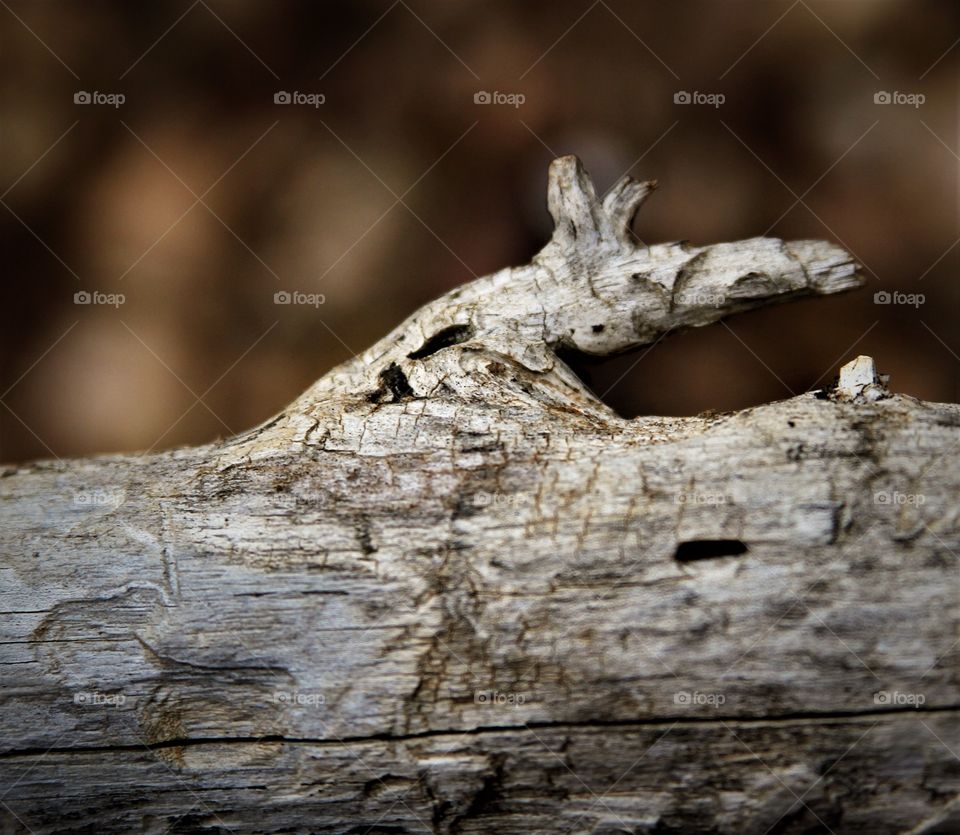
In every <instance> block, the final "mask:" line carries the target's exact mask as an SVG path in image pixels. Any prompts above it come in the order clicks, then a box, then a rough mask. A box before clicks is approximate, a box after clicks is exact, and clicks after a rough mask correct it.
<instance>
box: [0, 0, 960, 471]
mask: <svg viewBox="0 0 960 835" xmlns="http://www.w3.org/2000/svg"><path fill="white" fill-rule="evenodd" d="M958 40H960V5H958V4H957V3H956V2H955V0H909V1H908V0H862V1H861V0H833V2H819V0H797V2H790V0H787V2H780V0H722V1H721V0H716V1H715V2H689V1H688V0H684V2H667V0H663V2H626V1H625V0H597V2H592V0H579V2H572V1H571V2H558V0H550V2H523V3H518V2H508V0H483V2H481V0H460V2H456V3H454V2H449V0H446V1H444V0H398V2H392V0H369V2H366V1H364V2H359V1H358V0H351V2H341V3H320V2H303V1H301V0H275V1H274V2H266V0H260V1H259V2H248V1H247V0H230V2H227V0H197V2H192V0H183V1H182V2H180V1H178V2H159V3H139V4H133V3H125V2H114V1H110V2H107V1H106V0H99V2H98V1H97V0H92V1H91V2H83V3H81V2H50V0H43V1H42V2H25V0H2V2H0V44H2V51H0V62H2V67H3V72H2V81H0V89H2V101H0V112H2V122H0V125H2V127H0V131H2V133H0V142H2V148H0V151H2V152H0V192H2V205H0V236H2V242H3V275H4V278H3V285H2V286H3V290H2V293H3V296H2V306H0V310H2V313H0V316H2V326H0V352H2V369H0V395H2V397H0V403H2V407H0V460H4V461H19V460H25V459H30V458H35V457H46V458H49V457H51V456H61V457H66V456H71V455H80V454H90V453H94V452H101V451H122V450H136V449H149V448H153V449H164V448H169V447H172V446H175V445H179V444H185V443H196V442H201V441H206V440H211V439H213V438H215V437H218V436H224V435H229V434H230V433H232V432H237V431H240V430H242V429H244V428H246V427H249V426H251V425H253V424H255V423H257V422H258V421H260V420H262V419H264V418H266V417H268V416H269V415H271V414H273V413H275V412H276V411H278V410H279V409H280V408H282V407H283V406H284V405H285V404H286V403H287V402H288V401H289V400H291V399H292V398H293V397H295V396H296V395H297V394H298V393H299V392H300V391H301V390H303V389H304V388H305V387H306V386H308V385H309V384H310V383H311V382H312V381H313V380H314V379H316V378H317V377H319V376H320V375H322V374H323V373H324V372H325V371H327V370H328V369H330V368H331V367H332V366H334V365H335V364H337V363H340V362H342V361H344V360H346V359H349V358H350V357H351V356H352V355H353V353H354V352H358V351H360V350H362V349H363V348H365V347H366V346H367V345H369V344H370V343H371V342H373V341H374V340H375V339H377V338H378V337H380V336H381V335H383V334H384V333H385V332H386V331H387V330H388V329H390V328H391V327H392V326H394V325H395V324H397V323H398V322H399V321H401V320H402V319H403V318H404V317H405V316H407V315H408V314H409V313H411V312H413V311H414V310H415V309H416V308H417V307H418V306H419V305H421V304H422V303H424V302H425V301H427V300H429V299H430V298H432V297H434V296H436V295H438V294H440V293H442V292H444V291H446V290H448V289H450V288H452V287H454V286H456V285H458V284H461V283H463V282H465V281H468V280H470V279H472V278H473V277H474V276H479V275H483V274H485V273H488V272H491V271H493V270H496V269H498V268H500V267H503V266H507V265H510V264H519V263H522V262H525V261H526V260H528V259H529V257H530V256H531V255H533V254H534V252H535V251H536V250H537V249H538V248H539V247H540V246H541V245H542V244H543V243H544V242H545V240H546V238H547V237H548V235H549V232H550V222H549V218H548V215H547V213H546V210H545V202H544V195H545V181H546V168H547V165H548V163H549V161H550V159H551V158H552V157H553V156H554V155H560V154H564V153H576V154H578V155H579V156H580V157H581V158H582V159H583V160H584V162H585V164H586V166H587V168H588V169H589V170H590V171H591V173H592V174H593V176H594V178H595V180H596V181H597V183H598V186H599V187H600V188H604V189H605V188H607V187H609V186H610V185H611V184H612V183H613V182H614V181H615V180H616V179H617V178H618V177H619V176H620V175H621V174H623V173H625V172H629V173H632V174H634V175H635V176H638V177H654V178H657V179H658V180H659V181H660V186H661V187H660V189H659V190H658V192H657V194H656V195H655V196H654V197H653V198H652V199H651V201H650V202H648V204H647V205H646V206H645V207H644V209H643V211H642V212H641V215H640V218H639V219H638V222H637V224H636V231H637V234H638V235H639V236H640V237H641V238H642V239H643V240H645V241H648V242H657V241H666V240H677V239H688V240H690V241H692V242H694V243H708V242H715V241H721V240H735V239H739V238H744V237H752V236H754V235H762V234H771V235H776V236H779V237H784V238H809V237H816V238H827V239H831V240H835V241H837V242H840V243H842V244H844V245H846V246H847V248H849V249H850V250H851V251H853V252H854V253H855V254H856V256H857V257H858V258H859V260H860V261H861V262H862V263H863V265H864V272H865V275H866V276H867V279H868V283H867V286H866V288H865V289H864V290H862V291H859V292H857V293H853V294H849V295H847V296H844V297H835V298H829V299H818V300H810V301H805V302H801V303H796V304H791V305H786V306H782V307H778V308H771V309H768V310H763V311H759V312H755V313H750V314H746V315H743V316H738V317H734V318H732V319H730V320H728V322H727V325H728V327H724V326H723V325H714V326H712V327H709V328H705V329H701V330H698V331H691V332H687V333H684V334H678V335H673V336H671V337H670V338H668V339H666V340H665V341H663V342H661V343H660V344H658V345H657V346H656V347H655V349H654V350H652V351H650V352H649V353H646V352H641V353H638V354H633V355H628V356H624V357H618V358H615V359H613V360H610V361H608V362H605V363H603V364H601V365H600V366H598V367H595V368H591V369H590V370H589V373H590V381H591V384H592V385H593V386H594V387H595V389H596V390H597V391H598V393H600V394H602V395H603V397H604V399H605V400H606V401H607V402H608V403H610V404H611V405H612V406H613V407H614V408H616V409H618V410H619V411H620V412H621V413H623V414H625V415H637V414H670V415H688V414H696V413H699V412H702V411H705V410H727V409H735V408H741V407H745V406H749V405H752V404H757V403H762V402H766V401H770V400H774V399H779V398H783V397H787V396H789V395H790V394H791V393H797V392H802V391H804V390H807V389H809V388H811V387H817V386H822V385H824V384H826V383H829V382H830V380H831V378H832V377H833V376H834V375H835V374H836V372H837V370H838V368H839V366H840V365H841V364H842V363H843V362H845V361H847V360H848V359H850V358H852V357H853V356H855V355H856V354H858V353H868V354H871V355H873V356H874V357H875V358H876V359H877V362H878V365H879V366H880V369H881V371H884V372H888V373H890V374H891V375H892V387H893V388H894V389H895V390H897V391H899V392H904V393H908V394H912V395H915V396H917V397H922V398H925V399H930V400H943V401H957V400H958V395H960V391H958V382H960V375H958V369H960V358H958V354H960V335H958V333H957V328H956V323H957V311H958V301H960V286H958V283H957V280H956V279H957V276H958V261H960V245H958V238H960V229H958V227H960V211H958V204H960V201H958V179H960V178H958V171H960V168H958V163H960V158H958V149H960V142H958V77H960V72H958V70H960V44H958ZM279 91H286V92H290V93H293V92H299V93H303V94H306V95H315V94H322V95H323V96H324V97H325V99H324V102H323V104H321V105H319V106H313V105H311V104H310V103H302V104H297V103H291V104H278V103H275V100H274V99H275V94H276V93H277V92H279ZM480 91H486V92H489V93H493V92H498V93H502V94H505V95H508V96H509V95H511V94H512V95H514V96H516V94H520V95H522V96H523V98H524V101H523V103H522V104H520V105H519V106H514V105H513V104H510V103H502V104H496V103H491V104H482V103H481V104H478V103H476V102H475V95H476V94H477V93H478V92H480ZM82 92H86V93H90V94H91V98H94V96H93V95H92V94H93V93H99V94H102V95H104V96H114V97H115V96H117V95H118V94H120V95H122V96H124V98H125V101H124V102H123V104H121V105H119V106H114V104H111V103H109V101H105V102H104V103H100V104H98V103H96V102H92V103H89V104H84V103H75V96H76V95H77V94H78V93H82ZM681 92H687V93H691V94H692V93H694V92H698V93H701V94H704V95H709V96H714V98H713V99H712V100H711V101H713V102H714V103H716V95H717V94H721V95H722V96H723V97H724V101H723V103H722V104H721V105H720V106H714V104H709V103H703V104H695V103H691V104H683V103H677V102H675V97H676V95H677V94H678V93H681ZM895 92H896V93H900V94H903V95H902V96H901V97H900V98H901V99H903V102H902V103H896V102H893V103H890V104H884V103H882V101H881V103H878V102H877V101H876V100H875V99H876V97H877V94H878V93H890V94H891V98H893V96H892V94H893V93H895ZM918 94H920V95H922V96H923V97H924V101H923V103H922V104H918V101H919V100H918V98H917V95H918ZM911 96H912V97H913V98H912V99H911V98H910V97H911ZM81 99H82V97H81ZM881 99H882V96H881ZM911 102H912V103H911ZM281 290H286V291H291V292H292V291H300V292H302V293H304V294H323V297H324V302H323V304H322V305H320V306H317V307H313V306H309V305H289V306H284V305H277V304H275V303H274V294H275V293H276V292H278V291H281ZM883 290H886V291H888V292H893V291H897V292H900V293H902V294H904V297H906V296H907V295H908V294H913V296H914V298H913V301H914V304H886V305H884V304H877V303H875V295H874V294H875V293H877V292H879V291H883ZM82 291H86V292H90V293H93V292H97V293H100V294H102V296H103V297H107V296H110V295H114V296H115V295H116V294H122V295H123V297H124V299H123V303H122V304H119V305H118V306H110V305H108V304H89V305H83V304H77V303H75V294H76V293H78V292H82ZM916 294H922V295H923V300H922V304H921V303H919V297H917V296H916Z"/></svg>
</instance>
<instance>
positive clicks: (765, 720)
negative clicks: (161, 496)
mask: <svg viewBox="0 0 960 835" xmlns="http://www.w3.org/2000/svg"><path fill="white" fill-rule="evenodd" d="M957 712H960V704H955V705H939V706H927V705H921V706H919V707H912V706H910V707H899V706H895V707H889V708H878V709H875V710H833V711H820V712H817V711H804V712H794V713H783V714H779V715H776V716H736V715H722V716H714V717H712V718H709V719H705V718H703V717H696V718H694V717H690V718H687V717H678V716H664V717H652V718H649V719H636V720H632V721H631V720H626V721H625V720H610V721H606V720H603V719H595V720H591V721H588V722H526V723H524V724H522V725H482V726H480V727H476V728H467V729H465V730H464V729H458V728H449V729H445V730H429V731H417V732H414V733H407V734H389V733H380V734H370V735H368V736H345V737H338V738H336V739H330V738H327V739H322V738H311V737H288V736H282V735H280V734H266V735H263V736H211V737H184V738H175V739H166V740H162V741H159V742H150V743H131V744H129V745H127V744H124V745H76V746H72V747H71V746H67V747H60V748H57V747H46V746H38V747H34V748H21V749H18V750H14V751H4V752H2V753H0V760H6V759H13V758H16V757H36V756H39V757H43V756H44V755H46V754H112V753H117V754H121V753H128V752H129V753H139V752H142V751H144V750H149V751H156V750H162V749H167V748H192V747H197V746H200V745H260V744H264V743H279V744H283V745H324V746H326V745H330V746H335V745H347V744H354V743H374V742H387V743H395V742H409V741H414V740H417V739H430V738H433V737H444V736H484V735H487V734H497V733H523V732H524V731H527V732H533V731H538V730H543V731H552V730H556V731H589V730H600V729H604V728H622V729H624V730H625V731H628V730H633V729H637V730H642V729H644V728H650V729H654V728H661V727H663V726H669V727H674V726H678V727H692V728H705V729H715V730H720V729H726V730H729V727H728V726H729V725H731V724H732V725H735V726H736V727H762V726H767V725H789V724H792V723H795V724H800V723H809V724H817V723H824V724H827V723H836V722H843V721H844V720H858V719H864V720H869V719H873V720H875V721H876V722H879V721H881V720H884V719H904V718H909V717H910V716H913V715H921V714H922V715H924V716H929V715H939V714H951V713H957Z"/></svg>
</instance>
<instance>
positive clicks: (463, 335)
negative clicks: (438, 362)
mask: <svg viewBox="0 0 960 835" xmlns="http://www.w3.org/2000/svg"><path fill="white" fill-rule="evenodd" d="M471 336H473V328H472V327H470V325H450V327H448V328H444V329H443V330H440V331H437V332H436V333H435V334H434V335H433V336H431V337H430V338H429V339H428V340H427V341H426V342H424V343H423V345H421V346H420V347H419V348H417V350H416V351H411V352H410V353H409V354H407V357H408V358H410V359H412V360H422V359H423V358H424V357H429V356H430V355H431V354H435V353H437V351H439V350H441V349H443V348H449V347H450V346H451V345H459V344H460V343H461V342H466V341H467V340H468V339H469V338H470V337H471Z"/></svg>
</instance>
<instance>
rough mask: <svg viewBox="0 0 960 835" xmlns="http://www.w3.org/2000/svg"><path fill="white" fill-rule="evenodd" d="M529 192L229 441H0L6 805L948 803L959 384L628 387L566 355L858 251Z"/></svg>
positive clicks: (661, 329)
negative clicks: (612, 404)
mask: <svg viewBox="0 0 960 835" xmlns="http://www.w3.org/2000/svg"><path fill="white" fill-rule="evenodd" d="M651 188H652V184H649V183H636V182H633V181H631V180H629V179H626V180H624V181H623V182H621V183H620V184H618V185H617V186H616V187H614V189H613V190H612V191H611V192H610V193H609V195H607V197H606V198H604V199H603V200H602V202H601V201H600V200H598V198H597V197H596V195H595V193H594V189H593V186H592V184H591V182H590V180H589V179H588V178H587V177H586V175H585V174H584V172H583V171H582V169H581V168H580V165H579V163H578V162H577V161H576V160H575V159H573V158H569V157H568V158H563V159H560V160H557V161H556V162H554V164H553V167H552V169H551V175H550V187H549V205H550V211H551V213H552V214H553V217H554V219H555V221H556V231H555V233H554V236H553V238H552V239H551V241H550V242H549V244H548V245H547V246H546V247H545V248H544V249H543V251H541V252H540V253H539V254H538V255H537V256H536V257H535V258H534V259H533V261H532V262H531V263H530V264H529V265H527V266H524V267H520V268H516V269H507V270H503V271H501V272H498V273H496V274H494V275H492V276H489V277H487V278H484V279H481V280H479V281H476V282H474V283H472V284H469V285H467V286H465V287H462V288H460V289H458V290H456V291H454V292H451V293H449V294H447V295H446V296H444V297H443V298H441V299H439V300H438V301H436V302H434V303H432V304H430V305H427V306H426V307H425V308H423V309H422V310H420V311H419V312H418V313H417V314H415V315H414V316H413V317H412V318H411V319H409V320H408V321H407V322H405V323H404V324H403V325H401V326H400V327H399V328H398V329H397V330H396V331H394V332H393V333H392V334H390V335H389V336H387V337H386V338H385V339H383V340H382V341H381V342H379V343H378V344H377V345H375V346H374V347H373V348H371V349H370V350H369V351H367V352H366V353H365V354H363V355H362V356H360V357H358V358H356V359H355V360H353V361H351V362H350V363H347V364H346V365H345V366H342V367H340V368H338V369H336V370H334V371H333V372H331V373H330V374H328V375H327V376H326V377H324V378H323V379H322V380H320V381H319V382H318V383H316V384H315V385H314V386H313V387H312V388H311V389H310V390H308V391H307V392H306V393H304V395H303V396H302V397H300V398H299V399H298V400H297V401H296V402H294V403H293V404H291V405H290V406H289V407H288V408H287V409H286V410H284V411H283V413H281V414H280V415H278V416H277V417H275V418H274V419H273V420H271V421H269V422H267V423H266V424H264V425H262V426H260V427H258V428H257V429H254V430H253V431H251V432H249V433H247V434H245V435H242V436H240V437H237V438H233V439H230V440H227V441H224V442H221V443H216V444H211V445H208V446H204V447H200V448H195V449H183V450H175V451H171V452H166V453H163V454H159V455H149V456H129V455H124V456H111V457H102V458H96V459H88V460H81V461H73V462H68V463H65V464H64V463H51V462H43V463H36V464H30V465H26V466H20V467H13V466H11V467H7V468H4V469H3V470H2V471H0V476H2V478H0V522H2V532H0V549H2V550H0V554H2V564H0V568H2V578H3V581H2V587H0V593H2V602H0V606H2V611H3V632H4V636H3V640H2V644H0V647H2V649H0V665H2V670H3V689H2V697H0V698H2V701H3V710H2V718H0V727H2V730H0V740H2V748H0V794H2V798H0V802H2V806H0V819H2V820H3V821H4V823H5V824H6V827H7V829H9V830H11V831H25V830H29V831H33V832H53V831H57V832H62V831H91V832H93V831H96V832H132V831H144V832H157V833H160V832H167V831H174V832H186V831H190V832H193V831H201V830H202V831H207V830H213V831H221V830H222V831H235V832H254V831H255V832H292V831H297V832H301V831H302V832H498V833H512V832H556V833H573V832H592V833H600V832H606V833H612V832H657V833H666V832H725V833H726V832H729V833H757V835H763V833H767V832H813V831H832V832H836V833H840V832H869V833H883V832H904V831H910V832H927V833H933V832H947V831H957V828H958V827H960V803H958V800H957V798H958V797H960V762H958V758H957V754H958V752H960V728H958V722H957V719H958V713H957V710H958V706H960V698H958V693H957V685H958V665H957V660H958V644H957V636H958V617H957V602H958V590H960V587H958V574H957V570H958V566H957V554H956V550H957V548H958V547H960V537H958V513H960V503H958V501H957V497H958V482H960V467H958V466H957V459H956V450H957V448H958V445H960V407H958V406H956V405H944V404H931V403H922V402H919V401H917V400H914V399H912V398H909V397H903V396H897V395H893V394H890V393H888V392H887V391H886V389H885V388H884V386H883V384H882V383H881V382H880V381H879V380H877V379H876V378H875V376H874V374H873V371H872V363H871V362H870V361H868V360H866V359H861V360H860V361H858V362H857V363H855V364H852V365H851V366H849V367H848V368H847V369H845V371H844V374H843V375H842V378H841V383H840V385H839V386H836V387H834V388H832V389H830V390H828V391H822V392H814V393H810V394H806V395H803V396H800V397H795V398H793V399H791V400H786V401H783V402H778V403H772V404H769V405H766V406H761V407H758V408H754V409H749V410H746V411H744V412H740V413H737V414H729V415H721V416H713V417H697V418H649V417H648V418H637V419H634V420H625V419H622V418H620V417H619V416H617V415H616V414H614V413H612V412H611V410H610V409H608V408H607V407H606V406H605V405H604V404H603V403H601V402H600V401H598V400H597V399H596V398H595V397H594V396H593V395H592V394H591V393H590V392H589V391H588V390H587V389H586V388H585V387H584V386H583V385H582V384H581V382H580V381H579V379H578V378H577V377H576V376H575V375H574V374H573V373H572V372H571V371H570V370H569V369H568V368H567V366H566V365H564V363H563V362H562V361H560V360H559V359H558V351H561V352H562V350H563V349H576V350H579V351H583V352H587V353H591V354H598V355H600V354H610V353H613V352H617V351H622V350H626V349H628V348H631V347H634V346H637V345H641V344H648V343H651V342H653V341H655V340H656V339H657V338H659V337H660V336H661V335H662V334H664V333H666V332H667V331H669V330H671V329H674V328H678V327H685V326H699V325H704V324H708V323H710V322H713V321H715V320H717V319H719V318H720V317H722V316H724V315H727V314H729V313H731V312H735V311H739V310H744V309H746V308H749V307H753V306H756V305H759V304H763V303H767V302H769V301H773V300H776V299H787V298H792V297H794V296H797V295H801V294H820V293H832V292H836V291H839V290H844V289H847V288H850V287H853V286H855V285H856V284H857V279H856V276H855V265H854V264H853V262H852V259H851V258H850V256H849V255H848V254H847V253H846V252H844V251H843V250H840V249H838V248H837V247H835V246H832V245H829V244H826V243H822V242H816V241H804V242H795V243H784V242H783V241H779V240H773V239H762V238H761V239H754V240H750V241H744V242H741V243H736V244H720V245H716V246H710V247H705V248H700V247H693V246H688V245H686V244H683V243H678V244H669V245H662V246H654V247H649V248H648V247H645V246H639V245H636V244H634V243H633V242H632V241H631V238H630V232H629V226H630V222H631V219H632V217H633V213H634V211H635V210H636V208H637V207H638V205H639V204H640V203H641V202H642V201H643V199H644V198H645V197H646V196H647V194H648V193H649V191H650V190H651Z"/></svg>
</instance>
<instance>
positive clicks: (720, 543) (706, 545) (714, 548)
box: [674, 539, 749, 562]
mask: <svg viewBox="0 0 960 835" xmlns="http://www.w3.org/2000/svg"><path fill="white" fill-rule="evenodd" d="M748 550H749V549H748V548H747V546H746V544H745V543H744V542H742V541H740V540H739V539H691V540H689V541H687V542H681V543H680V544H679V545H677V552H676V554H674V559H676V561H677V562H697V561H698V560H715V559H718V558H720V557H736V556H739V555H740V554H746V553H747V551H748Z"/></svg>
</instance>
